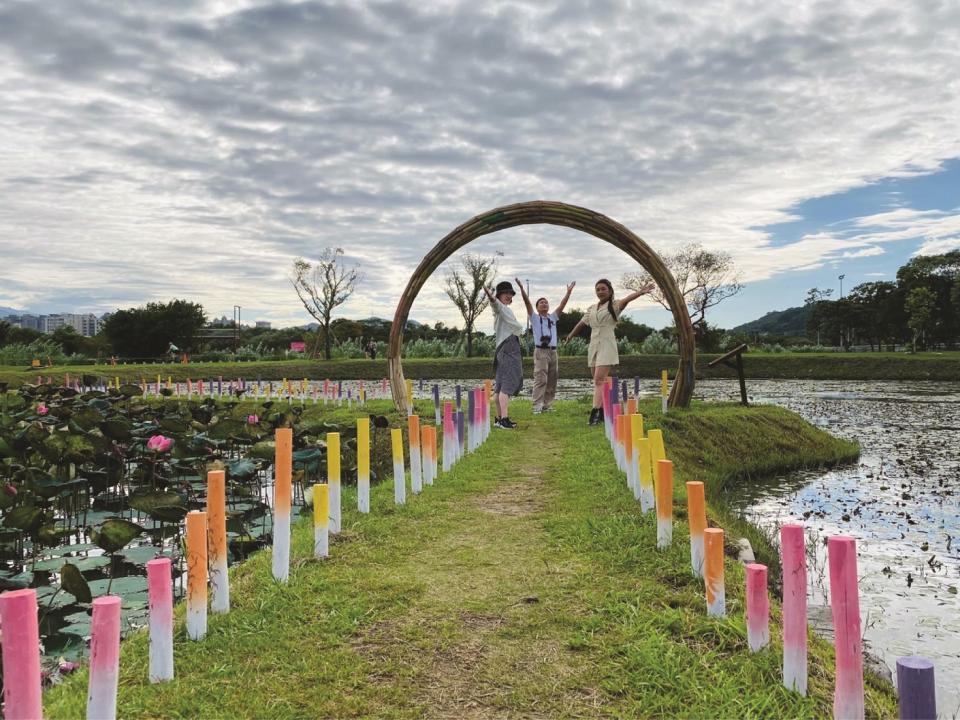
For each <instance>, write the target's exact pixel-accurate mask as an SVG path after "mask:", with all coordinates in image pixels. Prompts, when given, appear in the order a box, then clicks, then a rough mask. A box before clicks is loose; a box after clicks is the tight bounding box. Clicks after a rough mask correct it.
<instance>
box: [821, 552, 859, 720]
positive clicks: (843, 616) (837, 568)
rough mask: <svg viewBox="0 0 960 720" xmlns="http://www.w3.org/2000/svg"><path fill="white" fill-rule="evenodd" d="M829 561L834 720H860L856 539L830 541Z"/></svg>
mask: <svg viewBox="0 0 960 720" xmlns="http://www.w3.org/2000/svg"><path fill="white" fill-rule="evenodd" d="M827 560H828V562H829V564H830V607H831V609H832V610H833V634H834V649H835V657H836V685H835V687H834V691H833V717H835V718H842V719H843V720H847V719H848V718H854V719H855V720H856V719H858V718H862V717H863V716H864V700H863V639H862V636H861V634H860V593H859V589H858V587H857V543H856V540H854V539H853V538H852V537H844V536H837V537H832V538H829V539H828V540H827Z"/></svg>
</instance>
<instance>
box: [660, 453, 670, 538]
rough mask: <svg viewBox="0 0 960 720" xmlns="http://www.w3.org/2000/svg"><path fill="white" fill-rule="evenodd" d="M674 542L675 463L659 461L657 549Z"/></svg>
mask: <svg viewBox="0 0 960 720" xmlns="http://www.w3.org/2000/svg"><path fill="white" fill-rule="evenodd" d="M671 542H673V463H672V462H670V461H669V460H659V461H657V547H658V548H659V549H661V550H662V549H664V548H668V547H670V543H671Z"/></svg>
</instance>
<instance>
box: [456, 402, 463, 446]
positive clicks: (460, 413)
mask: <svg viewBox="0 0 960 720" xmlns="http://www.w3.org/2000/svg"><path fill="white" fill-rule="evenodd" d="M457 446H458V454H459V455H462V454H463V410H457Z"/></svg>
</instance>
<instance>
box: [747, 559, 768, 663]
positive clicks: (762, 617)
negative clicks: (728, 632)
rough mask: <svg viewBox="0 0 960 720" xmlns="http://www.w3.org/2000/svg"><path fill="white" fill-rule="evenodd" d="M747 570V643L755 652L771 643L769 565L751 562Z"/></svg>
mask: <svg viewBox="0 0 960 720" xmlns="http://www.w3.org/2000/svg"><path fill="white" fill-rule="evenodd" d="M746 571H747V645H748V646H749V647H750V649H751V650H752V651H753V652H757V651H759V650H762V649H763V648H765V647H766V646H767V645H769V644H770V596H769V595H767V566H766V565H760V564H759V563H750V564H749V565H747V567H746Z"/></svg>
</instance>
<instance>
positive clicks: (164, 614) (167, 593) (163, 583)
mask: <svg viewBox="0 0 960 720" xmlns="http://www.w3.org/2000/svg"><path fill="white" fill-rule="evenodd" d="M147 588H148V590H149V598H150V671H149V675H150V682H152V683H158V682H165V681H167V680H173V575H172V574H171V572H170V558H167V557H164V558H157V559H156V560H148V561H147Z"/></svg>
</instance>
